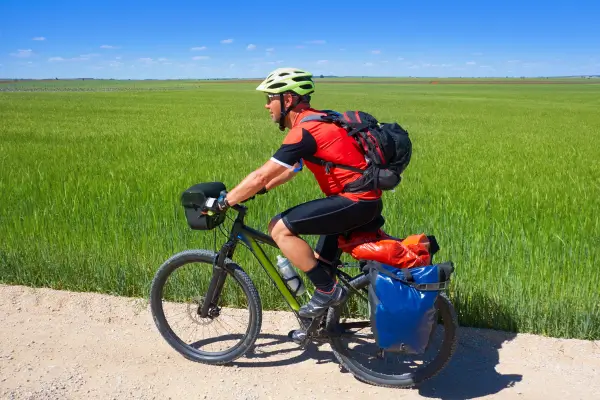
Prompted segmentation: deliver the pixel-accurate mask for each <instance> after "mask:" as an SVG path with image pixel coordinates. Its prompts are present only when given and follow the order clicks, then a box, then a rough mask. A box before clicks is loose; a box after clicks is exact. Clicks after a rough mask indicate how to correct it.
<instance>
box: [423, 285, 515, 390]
mask: <svg viewBox="0 0 600 400" xmlns="http://www.w3.org/2000/svg"><path fill="white" fill-rule="evenodd" d="M469 301H470V302H474V303H475V304H476V305H477V308H478V309H480V310H484V311H483V312H484V313H485V314H486V318H484V319H485V320H488V321H490V323H491V322H492V321H496V322H497V321H502V322H503V323H504V324H506V326H510V327H513V329H514V327H515V323H514V321H513V319H512V317H511V315H510V313H509V312H507V311H506V310H504V309H503V308H502V307H501V306H500V305H499V304H497V303H496V302H494V301H492V300H491V299H490V298H488V297H487V296H485V295H482V294H477V295H474V294H471V297H470V299H469ZM455 307H456V309H457V310H460V308H461V303H460V298H459V300H457V301H456V302H455ZM515 337H516V334H515V333H510V332H501V331H495V330H489V329H475V328H460V329H459V336H458V345H457V348H456V351H455V352H454V356H453V357H452V359H451V360H450V363H449V364H448V365H447V366H446V368H445V369H444V370H442V371H441V372H440V373H439V374H438V375H437V376H436V377H434V378H432V379H431V380H430V381H426V382H424V383H423V384H421V386H420V388H419V394H420V395H421V396H423V397H430V398H436V399H438V398H439V399H444V400H454V399H456V400H458V399H476V398H479V397H483V396H488V395H493V394H495V393H498V392H500V391H502V390H504V389H506V388H509V387H512V386H514V385H515V384H516V383H517V382H521V380H522V379H523V376H522V375H518V374H506V375H504V374H501V373H499V372H498V371H497V370H496V366H497V365H498V364H499V362H500V349H501V348H502V345H503V344H504V343H506V342H510V341H511V340H513V339H514V338H515Z"/></svg>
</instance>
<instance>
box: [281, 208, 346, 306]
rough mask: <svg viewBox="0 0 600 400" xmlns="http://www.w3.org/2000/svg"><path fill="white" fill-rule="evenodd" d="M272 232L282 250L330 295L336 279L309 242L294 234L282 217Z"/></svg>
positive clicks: (314, 282) (322, 290)
mask: <svg viewBox="0 0 600 400" xmlns="http://www.w3.org/2000/svg"><path fill="white" fill-rule="evenodd" d="M270 234H271V236H272V237H273V240H275V243H277V246H279V249H280V250H281V252H282V253H283V254H284V255H285V256H286V257H287V258H288V259H289V260H290V261H291V263H292V264H293V265H295V266H296V267H298V268H299V269H301V270H302V271H303V272H304V273H306V276H308V279H310V281H311V282H312V283H313V284H314V285H315V288H316V289H317V290H318V291H320V292H323V293H325V294H329V295H331V294H333V293H334V289H335V281H334V280H333V278H332V277H331V275H329V273H328V272H327V269H326V267H324V266H323V264H322V262H320V261H319V260H317V258H316V257H315V253H314V251H313V249H312V248H311V247H310V245H309V244H308V243H306V242H305V241H304V240H303V239H301V238H300V237H298V236H296V235H294V234H293V233H292V232H291V231H290V230H289V229H288V228H287V227H286V226H285V224H284V223H283V221H282V220H281V219H280V220H278V221H277V222H276V223H275V224H274V225H273V227H272V229H270Z"/></svg>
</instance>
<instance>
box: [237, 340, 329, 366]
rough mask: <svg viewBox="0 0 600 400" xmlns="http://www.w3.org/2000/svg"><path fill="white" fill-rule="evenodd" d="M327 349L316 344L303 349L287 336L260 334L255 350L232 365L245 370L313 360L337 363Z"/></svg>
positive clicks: (320, 362)
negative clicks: (322, 348)
mask: <svg viewBox="0 0 600 400" xmlns="http://www.w3.org/2000/svg"><path fill="white" fill-rule="evenodd" d="M325 349H326V350H321V345H318V344H316V343H311V344H309V345H308V346H307V347H306V348H305V349H302V348H300V346H298V345H297V344H296V343H294V342H292V341H291V339H289V338H288V337H287V336H284V335H273V334H260V335H259V336H258V340H257V343H256V345H255V346H254V348H253V349H252V350H251V351H249V352H248V353H247V354H246V355H245V356H244V357H243V358H240V359H238V360H236V361H234V362H233V363H232V365H237V366H239V367H243V368H264V367H280V366H284V365H292V364H297V363H300V362H302V361H306V360H311V359H312V360H317V364H325V363H329V362H337V361H336V360H335V356H334V355H333V353H332V352H331V351H330V350H329V346H325ZM244 360H248V361H244Z"/></svg>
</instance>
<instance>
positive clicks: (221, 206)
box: [204, 191, 230, 214]
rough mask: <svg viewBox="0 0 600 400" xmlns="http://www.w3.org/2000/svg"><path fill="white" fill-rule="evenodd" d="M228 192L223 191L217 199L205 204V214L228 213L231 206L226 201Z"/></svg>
mask: <svg viewBox="0 0 600 400" xmlns="http://www.w3.org/2000/svg"><path fill="white" fill-rule="evenodd" d="M226 196H227V192H226V191H222V192H221V194H220V195H219V198H217V199H209V200H208V201H207V202H206V204H205V207H204V209H205V211H204V214H211V213H220V212H223V211H226V210H227V209H228V208H229V207H230V205H229V203H228V202H227V199H226Z"/></svg>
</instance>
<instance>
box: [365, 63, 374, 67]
mask: <svg viewBox="0 0 600 400" xmlns="http://www.w3.org/2000/svg"><path fill="white" fill-rule="evenodd" d="M374 65H375V64H373V63H372V62H368V63H365V67H372V66H374Z"/></svg>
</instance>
